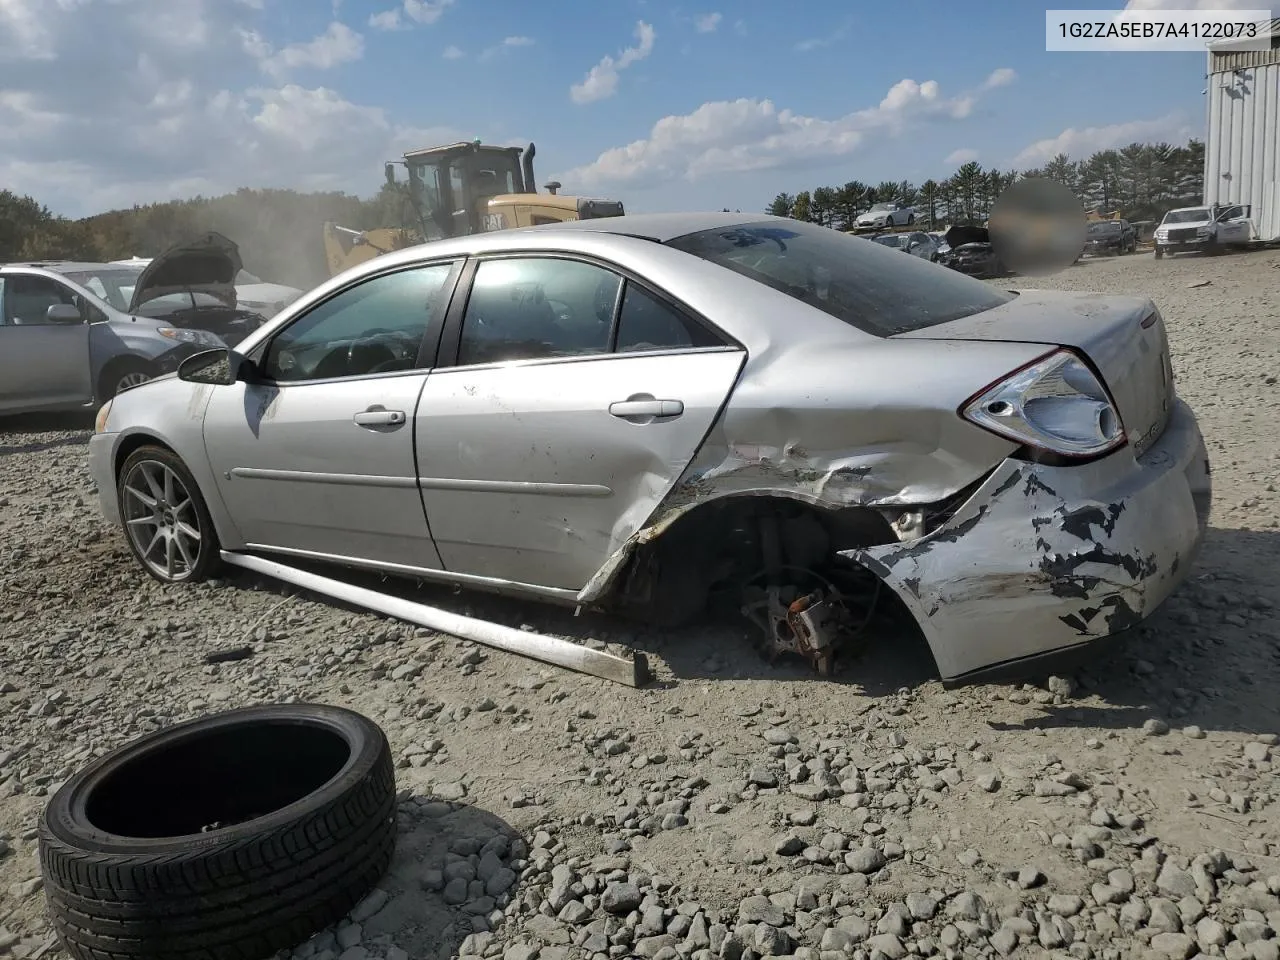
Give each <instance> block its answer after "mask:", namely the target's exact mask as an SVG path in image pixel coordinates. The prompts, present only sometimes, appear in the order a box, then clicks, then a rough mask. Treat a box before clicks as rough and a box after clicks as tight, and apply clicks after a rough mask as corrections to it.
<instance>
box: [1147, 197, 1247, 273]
mask: <svg viewBox="0 0 1280 960" xmlns="http://www.w3.org/2000/svg"><path fill="white" fill-rule="evenodd" d="M1253 236H1254V229H1253V223H1252V221H1251V220H1250V219H1249V207H1247V206H1241V205H1239V204H1236V205H1235V206H1221V207H1220V206H1208V207H1180V208H1179V209H1177V210H1170V211H1169V212H1168V213H1166V214H1165V215H1164V219H1163V220H1161V221H1160V225H1159V226H1157V227H1156V234H1155V241H1156V253H1155V256H1156V259H1157V260H1159V259H1160V258H1161V257H1163V256H1164V255H1165V254H1174V253H1190V252H1199V253H1205V254H1208V255H1210V256H1212V255H1214V254H1218V253H1221V252H1222V251H1223V250H1224V249H1225V248H1227V247H1245V246H1248V244H1249V242H1250V241H1251V240H1252V239H1253Z"/></svg>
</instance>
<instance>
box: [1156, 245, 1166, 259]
mask: <svg viewBox="0 0 1280 960" xmlns="http://www.w3.org/2000/svg"><path fill="white" fill-rule="evenodd" d="M1163 256H1164V251H1163V250H1161V249H1160V244H1158V243H1157V244H1156V259H1157V260H1159V259H1160V258H1161V257H1163Z"/></svg>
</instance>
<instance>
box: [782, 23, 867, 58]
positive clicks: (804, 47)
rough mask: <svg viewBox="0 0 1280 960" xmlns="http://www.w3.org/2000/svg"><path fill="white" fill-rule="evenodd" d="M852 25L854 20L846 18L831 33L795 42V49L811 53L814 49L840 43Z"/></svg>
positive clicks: (798, 51) (799, 51)
mask: <svg viewBox="0 0 1280 960" xmlns="http://www.w3.org/2000/svg"><path fill="white" fill-rule="evenodd" d="M851 26H853V21H852V20H846V21H845V22H844V23H842V24H841V25H840V26H838V27H837V28H836V29H835V30H832V31H831V32H830V33H827V34H824V35H823V36H821V37H810V38H809V39H807V40H801V41H800V42H799V43H797V44H795V46H794V48H793V49H794V50H795V51H796V52H797V53H809V52H810V51H812V50H820V49H822V48H823V47H829V46H831V45H832V44H833V43H839V42H840V41H841V40H843V39H844V38H845V36H847V35H848V33H849V28H850V27H851Z"/></svg>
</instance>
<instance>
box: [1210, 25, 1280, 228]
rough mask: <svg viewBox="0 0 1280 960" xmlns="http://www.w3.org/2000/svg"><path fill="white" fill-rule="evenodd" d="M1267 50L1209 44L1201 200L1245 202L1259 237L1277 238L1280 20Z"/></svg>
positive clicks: (1272, 27) (1279, 219) (1279, 223)
mask: <svg viewBox="0 0 1280 960" xmlns="http://www.w3.org/2000/svg"><path fill="white" fill-rule="evenodd" d="M1269 26H1270V34H1271V49H1270V50H1230V49H1222V46H1224V45H1220V44H1219V45H1213V46H1210V48H1209V82H1208V87H1207V88H1206V90H1205V98H1206V99H1207V100H1208V135H1207V137H1206V138H1205V145H1204V202H1205V203H1206V204H1211V203H1220V204H1248V205H1249V206H1250V207H1251V211H1250V215H1251V219H1252V220H1253V223H1254V228H1255V231H1256V238H1257V239H1258V240H1267V241H1270V240H1280V19H1278V20H1272V21H1271V22H1270V25H1269Z"/></svg>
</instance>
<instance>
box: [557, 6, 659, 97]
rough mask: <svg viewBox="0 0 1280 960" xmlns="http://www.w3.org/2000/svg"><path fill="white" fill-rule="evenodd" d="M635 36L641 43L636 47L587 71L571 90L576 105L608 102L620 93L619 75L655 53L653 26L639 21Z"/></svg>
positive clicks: (607, 58) (602, 59)
mask: <svg viewBox="0 0 1280 960" xmlns="http://www.w3.org/2000/svg"><path fill="white" fill-rule="evenodd" d="M635 35H636V39H637V40H638V41H639V42H638V43H637V44H636V46H634V47H627V48H626V49H625V50H623V51H622V53H620V54H618V56H617V58H616V59H615V58H614V57H611V56H608V55H606V56H604V57H602V58H601V60H600V62H599V63H597V64H596V65H595V66H594V67H592V68H591V69H590V70H589V71H587V75H586V76H585V77H584V78H583V79H582V82H581V83H575V84H574V85H573V86H572V87H570V88H569V96H570V98H571V99H572V100H573V102H574V103H593V102H595V101H596V100H607V99H608V98H609V97H612V96H613V95H614V94H615V93H617V92H618V74H619V73H620V72H621V71H623V70H625V69H627V68H628V67H629V66H631V65H632V64H633V63H636V62H637V61H639V60H643V59H644V58H645V57H647V56H649V54H651V53H652V52H653V41H654V39H655V38H656V37H657V34H656V33H654V30H653V27H652V26H650V25H649V24H647V23H645V22H644V21H643V20H640V21H637V23H636V30H635Z"/></svg>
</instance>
